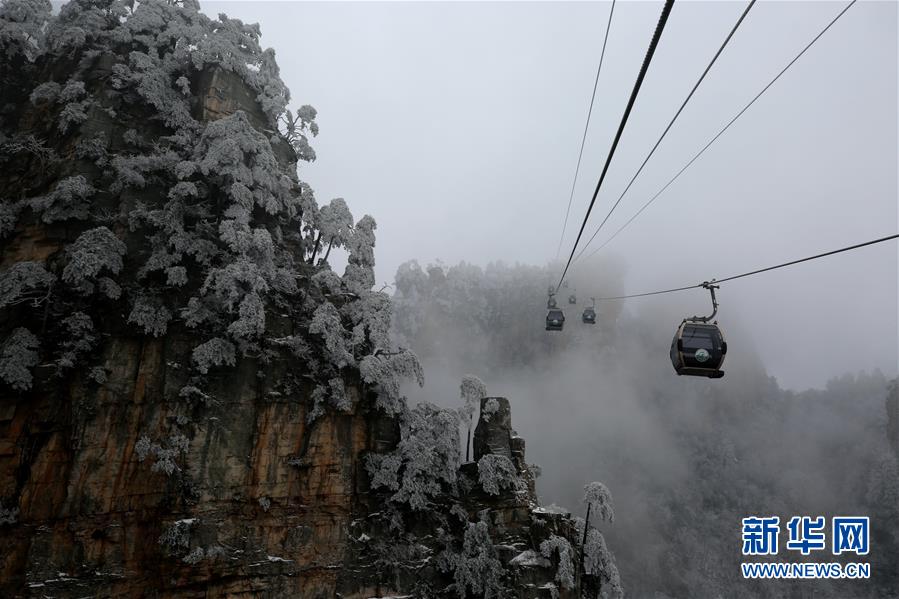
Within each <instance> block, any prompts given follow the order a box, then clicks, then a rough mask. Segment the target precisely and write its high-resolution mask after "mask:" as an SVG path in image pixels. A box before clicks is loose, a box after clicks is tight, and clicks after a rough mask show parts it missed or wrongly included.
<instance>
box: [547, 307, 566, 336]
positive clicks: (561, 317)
mask: <svg viewBox="0 0 899 599" xmlns="http://www.w3.org/2000/svg"><path fill="white" fill-rule="evenodd" d="M564 326H565V314H564V313H563V312H562V311H561V310H559V309H553V310H550V311H549V312H547V313H546V330H547V331H561V330H562V327H564Z"/></svg>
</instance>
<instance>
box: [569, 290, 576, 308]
mask: <svg viewBox="0 0 899 599" xmlns="http://www.w3.org/2000/svg"><path fill="white" fill-rule="evenodd" d="M568 303H569V304H572V305H574V304H576V303H577V296H576V295H575V294H573V293H572V294H571V295H569V296H568Z"/></svg>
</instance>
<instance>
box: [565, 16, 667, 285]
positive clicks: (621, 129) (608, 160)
mask: <svg viewBox="0 0 899 599" xmlns="http://www.w3.org/2000/svg"><path fill="white" fill-rule="evenodd" d="M672 6H674V0H665V6H664V7H663V8H662V14H661V16H660V17H659V22H658V24H657V25H656V30H655V33H653V36H652V41H651V42H650V43H649V49H648V50H647V51H646V57H645V58H644V59H643V66H642V67H640V74H639V75H638V76H637V81H636V82H635V83H634V89H633V91H632V92H631V97H630V99H629V100H628V102H627V107H626V108H625V109H624V114H623V115H622V117H621V124H620V125H618V132H617V133H616V134H615V139H614V140H613V141H612V147H611V148H609V155H608V157H606V163H605V166H603V169H602V174H601V175H600V176H599V182H597V184H596V190H595V191H594V192H593V198H592V199H591V200H590V206H589V207H588V208H587V214H586V215H585V216H584V222H583V223H581V229H580V231H578V234H577V239H576V240H575V242H574V246H572V248H571V254H570V255H569V256H568V263H567V264H565V269H564V270H563V271H562V276H561V277H559V284H558V285H556V288H559V287H561V285H562V281H564V280H565V275H566V274H567V273H568V267H569V266H571V260H572V259H573V258H574V252H575V250H577V246H578V243H580V241H581V236H582V235H583V234H584V227H586V226H587V221H588V220H589V218H590V212H591V211H592V210H593V204H595V203H596V196H597V195H599V188H600V187H602V182H603V180H604V179H605V177H606V172H608V170H609V164H610V163H611V162H612V156H614V155H615V148H617V147H618V142H619V141H620V140H621V134H622V133H623V132H624V126H625V125H626V124H627V119H628V117H629V116H630V114H631V110H632V109H633V107H634V102H636V100H637V94H638V93H639V92H640V86H642V85H643V78H644V77H646V71H648V70H649V63H650V62H651V61H652V56H653V54H655V51H656V46H658V45H659V38H661V37H662V31H663V30H664V29H665V23H667V22H668V15H670V14H671V7H672Z"/></svg>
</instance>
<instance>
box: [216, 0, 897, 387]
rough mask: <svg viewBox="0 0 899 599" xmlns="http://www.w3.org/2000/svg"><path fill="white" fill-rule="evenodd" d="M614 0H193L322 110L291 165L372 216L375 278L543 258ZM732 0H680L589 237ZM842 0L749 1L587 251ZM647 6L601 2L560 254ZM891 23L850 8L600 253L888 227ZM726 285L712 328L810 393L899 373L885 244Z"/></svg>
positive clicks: (711, 44)
mask: <svg viewBox="0 0 899 599" xmlns="http://www.w3.org/2000/svg"><path fill="white" fill-rule="evenodd" d="M609 6H610V4H609V3H605V2H602V3H593V2H590V3H587V2H577V3H561V2H559V3H509V2H502V3H469V2H465V3H453V4H449V3H430V2H421V3H315V2H271V3H269V2H218V3H216V2H207V3H204V9H205V10H206V11H207V12H211V13H214V12H216V11H219V10H221V11H225V12H227V13H228V14H230V15H231V16H236V17H240V18H243V19H245V20H248V21H258V22H259V23H260V24H261V25H262V31H263V35H264V37H263V43H264V44H265V45H268V46H271V47H273V48H274V49H275V50H276V51H277V54H278V58H279V62H280V64H281V68H282V76H283V78H284V80H285V81H287V82H288V84H289V85H290V86H291V90H292V95H293V101H294V104H296V105H299V104H305V103H308V104H312V105H313V106H315V107H316V108H317V109H318V111H319V116H318V122H319V123H320V125H321V134H320V135H319V136H318V138H316V139H315V140H314V145H315V148H316V151H317V154H318V159H317V161H316V162H315V163H314V164H312V165H310V166H308V167H305V169H304V170H303V172H302V173H301V175H302V176H303V177H304V179H305V180H307V181H308V182H309V183H310V184H311V185H312V186H313V188H314V189H315V190H316V193H317V195H318V197H319V198H321V199H322V200H327V199H329V198H331V197H337V196H343V197H346V198H347V200H348V201H349V202H350V204H351V205H352V206H353V210H354V211H355V212H359V213H362V212H363V211H364V212H368V213H371V214H372V215H373V216H374V217H375V218H376V219H377V222H378V246H377V260H378V266H377V275H378V280H379V283H383V282H391V281H392V280H393V275H394V272H395V271H396V267H397V266H398V265H399V264H400V263H402V262H404V261H406V260H408V259H411V258H417V259H419V260H420V261H421V262H423V263H427V262H430V261H436V260H442V261H444V262H445V263H447V264H453V263H456V262H458V261H460V260H465V261H468V262H472V263H475V264H481V265H484V264H486V263H488V262H490V261H492V260H504V261H506V262H510V263H514V262H518V261H520V262H524V263H531V264H544V263H546V262H547V261H548V260H549V259H552V258H553V257H554V255H555V253H556V248H557V246H558V240H559V234H560V232H561V228H562V222H563V217H564V211H565V206H566V204H567V201H568V192H569V189H570V185H571V180H572V177H573V174H574V167H575V162H576V158H577V150H578V146H579V143H580V137H581V134H582V131H583V126H584V120H585V118H586V113H587V107H588V102H589V97H590V92H591V90H592V85H593V77H594V74H595V69H596V63H597V62H598V59H599V51H600V48H601V44H602V35H603V33H604V28H605V23H606V20H607V18H608V11H609ZM744 6H745V5H744V4H743V3H740V2H681V3H678V4H677V5H676V6H675V8H674V10H673V11H672V14H671V18H670V20H669V23H668V26H667V28H666V30H665V32H664V35H663V37H662V40H661V43H660V45H659V48H658V51H657V53H656V56H655V58H654V61H653V64H652V66H651V68H650V71H649V73H648V76H647V78H646V81H645V83H644V86H643V89H642V91H641V93H640V96H639V98H638V101H637V104H636V107H635V109H634V112H633V114H632V116H631V119H630V122H629V124H628V127H627V129H626V130H625V133H624V136H623V138H622V142H621V144H620V146H619V149H618V152H617V154H616V156H615V159H614V160H613V162H612V165H611V168H610V171H609V175H608V177H607V180H606V182H605V184H604V191H603V193H601V194H600V197H599V199H598V201H597V204H596V208H595V210H594V215H593V217H592V218H591V222H590V224H589V225H588V228H587V232H588V233H592V231H593V228H594V227H595V226H596V224H598V222H599V221H600V220H601V217H602V216H604V215H605V214H606V212H607V210H608V209H609V207H610V206H611V204H612V202H613V201H614V199H616V198H617V197H618V195H619V194H620V192H621V190H623V189H624V186H625V185H626V183H627V181H628V180H629V178H630V177H631V176H632V175H633V173H634V172H635V170H636V168H637V167H638V166H639V163H640V162H641V161H642V159H643V157H644V156H645V154H646V152H648V150H649V148H650V147H651V145H652V143H654V141H655V140H656V139H657V138H658V135H659V134H660V133H661V131H662V129H663V128H664V126H665V124H666V123H667V122H668V120H669V119H670V118H671V116H672V115H673V114H674V111H675V110H676V109H677V107H678V106H679V104H680V102H681V101H682V100H683V98H684V97H685V96H686V94H687V92H688V91H689V89H690V88H691V87H692V85H693V83H694V82H695V81H696V79H697V78H698V76H699V74H700V73H701V71H702V69H703V68H704V67H705V65H706V64H707V63H708V61H709V59H710V58H711V56H712V54H713V53H714V51H715V50H716V49H717V48H718V46H719V45H720V43H721V41H722V40H723V39H724V36H725V35H726V33H727V31H728V30H729V29H730V27H731V26H732V25H733V23H734V22H735V21H736V19H737V17H738V15H739V14H740V12H741V11H742V10H743V8H744ZM842 7H843V4H841V3H834V2H795V3H788V2H777V3H773V2H762V3H759V4H758V5H757V6H755V7H754V8H753V9H752V11H751V12H750V14H749V16H748V17H747V19H746V21H745V22H744V24H743V26H742V27H741V29H740V30H739V31H738V32H737V34H736V36H735V37H734V39H733V40H732V42H731V44H730V45H729V46H728V48H727V49H726V50H725V51H724V53H723V55H722V56H721V58H720V59H719V61H718V63H717V64H716V65H715V67H714V68H713V69H712V71H711V73H710V74H709V76H708V77H707V79H706V81H705V82H704V83H703V85H702V86H701V87H700V89H699V91H698V92H697V94H696V96H695V97H694V98H693V100H692V101H691V104H690V105H689V106H688V107H687V109H686V110H685V112H684V113H683V115H682V116H681V117H680V119H679V120H678V122H677V123H676V124H675V126H674V128H673V129H672V130H671V132H670V134H669V135H668V137H667V138H666V139H665V141H664V142H663V143H662V145H661V146H660V148H659V150H658V151H657V153H656V155H655V156H654V157H653V158H652V160H651V161H650V163H649V164H648V166H647V168H646V169H645V170H644V172H643V174H642V175H641V176H640V178H639V179H638V180H637V182H636V184H635V185H634V187H633V188H632V189H631V191H630V192H629V193H628V195H626V196H625V198H624V200H623V201H622V203H621V205H620V206H619V208H618V210H617V211H616V212H615V214H614V215H613V217H612V218H611V219H610V221H609V222H608V224H607V226H606V227H605V228H604V230H603V232H602V233H600V235H599V236H598V239H597V241H596V242H595V243H594V246H593V247H597V246H598V245H599V243H600V242H602V241H604V240H605V238H606V237H607V235H609V234H611V233H612V232H614V231H615V230H617V229H618V227H619V226H620V225H621V224H623V222H624V221H625V220H627V218H629V217H630V216H631V215H632V214H633V213H634V212H635V211H636V210H637V209H638V208H639V207H640V206H642V205H643V203H644V202H645V201H646V200H647V199H648V198H649V197H651V195H652V194H654V193H655V192H656V191H657V190H658V189H660V188H661V187H662V185H664V183H665V182H667V181H668V179H669V178H670V177H671V176H673V175H674V174H675V173H676V172H677V171H678V170H679V169H680V168H681V166H683V165H684V164H685V163H686V162H687V161H688V160H689V158H690V157H692V156H693V155H694V154H695V152H697V151H698V150H699V149H700V148H701V147H702V146H703V145H704V144H705V143H706V142H707V141H708V140H709V139H710V138H711V137H712V136H713V135H714V134H715V133H716V132H717V131H718V130H720V128H721V127H723V126H724V124H725V123H726V122H727V121H728V120H730V118H731V117H732V116H733V115H735V114H736V113H737V112H738V111H739V110H740V109H741V108H742V107H743V106H744V105H745V104H746V103H747V102H748V101H749V100H750V99H751V98H752V97H753V96H754V95H755V94H756V93H757V92H758V91H759V90H761V88H762V87H763V86H764V85H765V84H766V83H767V82H768V81H770V79H771V78H773V77H774V75H775V74H776V73H777V72H779V71H780V70H781V69H782V68H783V67H784V66H785V65H786V64H787V63H788V62H789V61H790V60H791V59H792V58H793V56H795V54H796V53H797V52H798V51H799V50H800V49H801V48H802V47H803V46H805V44H807V43H808V42H809V41H810V40H811V39H812V37H814V36H815V35H816V34H817V32H818V31H820V29H821V28H822V27H823V26H824V25H825V24H826V23H827V22H828V21H830V19H832V18H833V17H834V16H835V15H836V13H837V12H839V10H841V9H842ZM658 12H659V6H658V5H657V3H651V2H639V3H634V2H622V3H619V4H618V5H617V6H616V10H615V15H614V19H613V21H612V29H611V33H610V36H609V45H608V50H607V53H606V60H605V65H604V67H603V73H602V77H601V80H600V83H599V90H598V93H597V100H596V107H595V110H594V116H593V122H592V124H591V127H590V131H589V135H588V140H587V146H586V149H585V153H584V163H583V168H582V171H581V177H580V179H579V183H578V187H577V193H576V195H575V199H574V202H573V205H572V211H571V212H572V215H571V221H572V222H571V224H570V226H569V228H568V233H567V235H566V240H565V244H564V246H563V253H564V252H567V251H570V247H571V244H572V243H573V240H574V235H575V234H576V229H577V225H578V224H579V223H580V220H581V218H582V216H583V214H584V211H585V208H586V204H587V203H588V201H589V199H590V194H591V192H592V189H593V187H594V186H595V184H596V180H597V177H598V175H599V171H600V169H601V165H602V162H603V160H604V159H605V155H606V152H607V151H608V146H609V143H610V140H611V137H612V134H613V132H614V128H615V127H616V126H617V124H618V121H619V118H620V116H621V112H622V110H623V108H624V104H625V102H626V99H627V96H628V94H629V93H630V90H631V87H632V85H633V81H634V79H635V77H636V73H637V70H638V69H639V65H640V62H641V61H642V59H643V56H644V54H645V49H646V46H647V44H648V41H649V37H650V35H651V31H652V28H653V26H654V25H655V23H656V21H657V19H658ZM896 31H897V6H896V4H895V3H892V2H863V3H858V4H856V5H855V6H853V7H852V8H851V9H850V10H849V11H848V12H847V14H846V15H845V16H844V17H843V18H842V19H840V20H839V21H838V22H837V23H836V24H835V25H834V26H833V27H832V28H831V30H830V31H828V32H827V33H826V34H825V35H824V36H823V37H822V38H821V40H820V41H819V42H818V43H817V44H815V45H814V46H813V47H812V48H811V50H809V52H808V53H807V54H806V55H805V56H803V57H802V58H801V59H800V60H799V62H797V63H796V64H795V65H794V66H793V67H792V68H791V69H790V71H788V72H787V73H786V74H785V75H784V77H783V78H782V79H781V80H779V81H778V82H777V83H775V84H774V86H773V87H772V88H771V89H770V90H769V91H768V92H767V93H766V95H765V96H763V97H762V98H761V99H760V100H759V101H758V102H757V103H756V104H755V105H754V106H753V107H752V108H750V109H749V111H748V112H747V113H746V114H744V115H743V117H741V119H740V120H739V121H738V122H737V123H736V124H735V125H734V126H733V127H732V128H731V129H730V130H729V131H728V132H727V133H725V134H724V136H722V137H721V138H720V139H719V140H718V141H717V142H716V143H715V145H713V146H712V147H711V148H710V149H709V151H708V152H706V154H705V155H703V157H702V158H700V159H699V160H698V161H697V162H696V163H695V164H694V165H693V166H692V167H691V168H690V169H689V170H688V171H687V172H686V173H685V174H684V175H683V176H682V177H681V178H680V179H679V180H678V181H677V182H676V183H675V184H674V185H672V186H671V187H670V188H669V189H668V190H667V191H666V192H665V193H664V194H663V195H662V196H660V197H659V199H658V200H656V202H655V203H654V204H653V205H652V206H651V207H650V208H648V209H647V210H646V212H645V213H644V214H643V215H641V216H640V217H639V218H638V219H637V220H636V221H635V222H634V223H633V224H632V225H631V226H630V227H629V229H627V230H626V231H625V232H624V233H622V234H621V235H620V236H619V237H618V238H616V239H615V240H614V242H612V243H611V244H610V245H609V246H608V247H607V248H605V249H604V250H603V253H605V252H609V253H611V254H616V255H618V256H621V257H622V259H623V261H624V264H625V265H626V267H627V275H626V282H625V285H624V289H625V291H627V292H640V291H646V290H654V289H660V288H668V287H671V286H680V285H686V284H690V283H694V282H700V281H702V280H705V279H709V278H711V277H718V278H721V277H724V276H728V275H731V274H736V273H739V272H744V271H747V270H752V269H754V268H757V267H761V266H767V265H770V264H775V263H779V262H782V261H786V260H789V259H793V258H798V257H802V256H806V255H810V254H814V253H818V252H820V251H824V250H828V249H832V248H836V247H841V246H844V245H849V244H851V243H854V242H857V241H862V240H867V239H871V238H874V237H878V236H882V235H886V234H889V233H892V232H895V230H896V228H897V201H896V197H897V137H896V136H897V110H896V98H897V92H896V89H897V87H896V86H897V36H896ZM338 259H339V258H338ZM583 291H584V292H587V291H588V290H587V289H584V290H583ZM720 295H721V303H722V309H721V313H720V317H721V321H722V323H723V324H724V325H725V326H730V327H732V326H734V325H735V324H739V325H740V326H745V327H746V328H747V329H748V335H749V339H750V340H751V343H752V344H753V345H754V346H756V347H758V348H760V349H761V351H763V354H764V361H765V366H766V368H767V369H768V371H769V372H770V373H771V374H772V375H774V376H776V377H777V380H778V382H779V383H780V384H781V385H783V386H786V387H789V388H793V389H803V388H807V387H811V386H814V387H821V386H823V385H824V383H825V382H826V381H827V379H828V378H829V377H831V376H833V375H834V374H836V373H842V372H844V371H856V370H859V369H872V368H880V369H881V370H882V371H883V372H885V373H887V374H891V373H892V374H895V372H896V369H897V246H896V244H895V243H893V244H888V245H881V246H879V247H874V248H869V249H865V250H861V251H858V252H853V253H850V254H846V255H842V256H837V257H834V258H830V259H826V260H821V261H817V262H815V263H813V264H807V265H803V266H800V267H796V268H792V269H785V270H781V271H777V272H775V273H771V274H766V275H761V276H759V277H754V278H750V279H746V280H741V281H738V282H734V283H732V284H730V285H728V286H726V287H725V288H724V289H722V291H721V294H720ZM706 301H707V300H706V298H705V297H704V296H703V295H702V293H699V292H695V293H694V292H690V293H687V294H684V296H683V297H674V296H664V297H663V298H648V299H642V300H634V302H633V303H634V304H636V303H637V302H645V303H656V304H658V303H662V304H668V305H676V306H677V307H678V308H683V309H684V310H686V311H688V312H691V313H693V311H695V310H696V309H698V308H697V307H696V306H697V305H700V306H704V305H705V302H706ZM633 309H634V310H639V309H640V308H639V306H637V305H634V306H633ZM654 309H658V307H656V308H654Z"/></svg>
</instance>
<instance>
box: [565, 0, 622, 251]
mask: <svg viewBox="0 0 899 599" xmlns="http://www.w3.org/2000/svg"><path fill="white" fill-rule="evenodd" d="M615 1H616V0H612V9H611V10H610V11H609V22H608V23H607V24H606V35H605V37H604V38H603V40H602V52H600V54H599V66H598V67H596V80H595V81H594V82H593V95H592V96H590V109H589V110H587V122H586V123H585V124H584V135H583V137H582V138H581V150H580V152H578V155H577V167H575V169H574V181H572V182H571V193H569V194H568V208H566V209H565V224H563V225H562V235H560V236H559V247H558V248H556V259H558V258H559V252H560V251H562V242H563V241H564V240H565V231H566V230H567V228H568V215H569V214H570V213H571V201H572V200H573V199H574V188H575V186H576V185H577V176H578V173H579V172H580V170H581V158H583V157H584V144H585V143H586V142H587V129H589V128H590V116H591V115H592V114H593V102H594V101H595V100H596V88H597V87H598V86H599V74H600V72H602V60H603V58H604V57H605V55H606V42H608V41H609V30H610V29H611V28H612V15H613V14H614V13H615Z"/></svg>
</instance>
